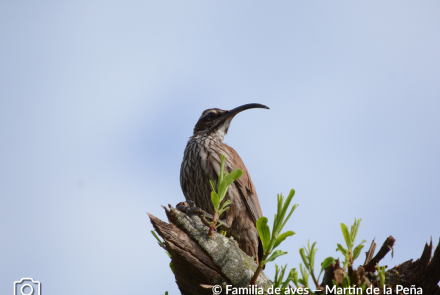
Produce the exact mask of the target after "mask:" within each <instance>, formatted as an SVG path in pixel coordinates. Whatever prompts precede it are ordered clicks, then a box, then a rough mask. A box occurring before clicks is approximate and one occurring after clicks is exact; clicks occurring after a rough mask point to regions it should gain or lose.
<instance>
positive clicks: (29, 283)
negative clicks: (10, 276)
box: [14, 278, 41, 295]
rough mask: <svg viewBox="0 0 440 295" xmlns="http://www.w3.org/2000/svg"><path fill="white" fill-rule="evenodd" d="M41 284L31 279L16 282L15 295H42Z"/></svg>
mask: <svg viewBox="0 0 440 295" xmlns="http://www.w3.org/2000/svg"><path fill="white" fill-rule="evenodd" d="M40 291H41V284H40V282H38V281H34V280H33V279H31V278H23V279H21V280H20V281H15V282H14V295H41V293H40Z"/></svg>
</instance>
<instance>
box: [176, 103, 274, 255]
mask: <svg viewBox="0 0 440 295" xmlns="http://www.w3.org/2000/svg"><path fill="white" fill-rule="evenodd" d="M251 108H265V109H268V107H266V106H264V105H261V104H255V103H253V104H247V105H243V106H241V107H238V108H235V109H233V110H230V111H225V110H220V109H216V108H214V109H208V110H206V111H204V112H203V113H202V116H201V117H200V118H199V120H198V122H197V124H196V126H195V127H194V134H193V136H191V137H190V139H189V141H188V144H187V145H186V148H185V152H184V156H183V161H182V166H181V169H180V186H181V187H182V191H183V194H184V195H185V198H186V200H191V201H194V202H195V204H196V206H198V207H200V208H201V209H203V210H205V211H206V212H208V213H211V214H213V211H214V209H213V205H212V202H211V186H210V184H209V180H213V181H214V182H215V184H216V185H217V179H218V173H219V171H220V161H221V156H222V155H224V156H225V170H226V171H228V172H231V171H232V170H234V169H241V170H243V174H242V176H241V177H240V178H239V179H238V180H236V181H235V182H234V183H233V184H232V185H231V186H230V187H229V189H228V192H227V194H226V197H225V201H226V200H230V201H231V205H230V207H231V208H230V209H229V210H228V211H226V212H225V213H223V214H222V216H220V218H221V219H225V220H226V222H227V223H228V224H229V225H230V226H231V228H230V229H228V230H227V235H228V236H232V237H234V239H236V240H237V241H238V244H239V246H240V249H242V250H243V251H244V252H246V253H247V254H248V255H250V256H253V257H254V258H255V259H256V261H257V263H258V262H259V258H260V257H261V255H262V248H261V241H260V239H259V236H258V231H257V229H256V222H257V220H258V218H260V217H261V216H263V213H262V211H261V207H260V202H259V201H258V196H257V192H256V190H255V186H254V185H253V183H252V180H251V177H250V175H249V172H248V170H247V168H246V166H245V165H244V163H243V161H242V160H241V158H240V156H239V155H238V154H237V152H236V151H235V150H234V149H233V148H232V147H230V146H228V145H227V144H225V143H223V138H224V136H225V135H226V133H227V132H228V128H229V125H230V123H231V120H232V119H233V118H234V116H235V115H236V114H238V113H239V112H241V111H244V110H247V109H251Z"/></svg>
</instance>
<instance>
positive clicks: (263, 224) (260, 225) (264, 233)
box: [257, 216, 270, 252]
mask: <svg viewBox="0 0 440 295" xmlns="http://www.w3.org/2000/svg"><path fill="white" fill-rule="evenodd" d="M267 221H268V220H267V217H264V216H262V217H260V218H258V220H257V230H258V233H259V234H260V239H261V243H262V244H263V249H264V251H265V252H267V251H268V250H269V244H270V229H269V226H268V225H267Z"/></svg>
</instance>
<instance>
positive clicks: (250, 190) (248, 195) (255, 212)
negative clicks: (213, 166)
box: [225, 144, 263, 223]
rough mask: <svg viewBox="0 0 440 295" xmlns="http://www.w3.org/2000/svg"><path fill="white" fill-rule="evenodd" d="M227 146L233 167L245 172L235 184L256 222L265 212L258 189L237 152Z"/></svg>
mask: <svg viewBox="0 0 440 295" xmlns="http://www.w3.org/2000/svg"><path fill="white" fill-rule="evenodd" d="M225 148H226V149H227V152H228V154H229V160H230V163H231V164H232V169H233V170H234V169H241V170H243V174H242V175H241V177H240V178H239V179H237V180H236V181H235V185H236V186H237V188H238V189H239V191H240V195H241V197H242V199H243V202H244V203H245V204H246V208H247V209H248V211H249V212H250V213H251V216H252V219H253V221H254V222H255V223H256V222H257V220H258V218H260V217H262V216H263V212H262V211H261V206H260V201H259V200H258V196H257V191H256V190H255V186H254V184H253V183H252V180H251V176H250V175H249V172H248V170H247V168H246V166H245V165H244V163H243V161H242V160H241V158H240V156H239V155H238V154H237V152H236V151H235V150H234V149H233V148H231V147H230V146H228V145H226V144H225Z"/></svg>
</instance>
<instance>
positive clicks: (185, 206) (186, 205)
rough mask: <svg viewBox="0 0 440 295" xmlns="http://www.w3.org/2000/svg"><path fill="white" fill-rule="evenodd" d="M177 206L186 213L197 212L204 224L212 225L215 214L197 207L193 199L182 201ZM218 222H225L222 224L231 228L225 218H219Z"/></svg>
mask: <svg viewBox="0 0 440 295" xmlns="http://www.w3.org/2000/svg"><path fill="white" fill-rule="evenodd" d="M176 208H177V209H179V210H180V211H181V212H183V213H185V214H186V215H191V214H196V215H197V216H199V217H200V219H201V220H202V222H203V224H204V225H206V226H208V227H210V226H211V222H212V219H213V216H212V215H211V214H209V213H208V212H206V211H204V210H202V209H200V208H199V207H196V204H195V203H194V202H193V201H186V202H180V203H179V204H177V205H176ZM207 219H209V220H210V221H208V220H207ZM217 222H218V223H223V224H222V226H223V227H225V228H230V226H229V224H228V223H227V222H226V221H224V220H221V219H218V220H217Z"/></svg>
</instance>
